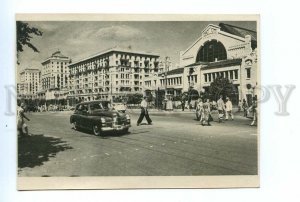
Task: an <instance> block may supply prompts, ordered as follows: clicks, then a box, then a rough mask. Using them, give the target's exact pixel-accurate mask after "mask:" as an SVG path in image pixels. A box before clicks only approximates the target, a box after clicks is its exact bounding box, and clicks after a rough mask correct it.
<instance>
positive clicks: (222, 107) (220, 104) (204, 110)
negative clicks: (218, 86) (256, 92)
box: [196, 95, 257, 126]
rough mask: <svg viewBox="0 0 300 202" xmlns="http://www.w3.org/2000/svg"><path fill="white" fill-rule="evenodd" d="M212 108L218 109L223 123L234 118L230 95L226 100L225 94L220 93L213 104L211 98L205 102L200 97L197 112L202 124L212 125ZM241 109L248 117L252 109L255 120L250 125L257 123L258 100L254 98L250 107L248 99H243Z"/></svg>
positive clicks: (219, 118) (219, 119)
mask: <svg viewBox="0 0 300 202" xmlns="http://www.w3.org/2000/svg"><path fill="white" fill-rule="evenodd" d="M214 103H215V104H214ZM212 108H214V109H216V110H217V111H218V122H219V123H223V121H224V120H225V121H227V120H234V114H233V106H232V102H231V100H230V98H229V97H226V99H225V101H224V100H223V96H222V95H220V97H219V99H218V100H217V102H212V104H211V103H210V101H209V99H206V100H205V102H203V100H202V99H201V98H200V99H199V100H198V103H197V106H196V113H197V118H198V120H200V123H201V125H203V126H205V125H208V126H210V125H211V121H213V118H212V116H211V110H212ZM239 109H243V111H244V117H248V114H249V113H250V111H252V112H253V121H252V122H251V124H250V125H251V126H254V125H257V102H256V99H255V98H254V99H253V103H252V105H251V106H250V107H248V104H247V102H246V100H245V99H243V102H242V103H240V105H239Z"/></svg>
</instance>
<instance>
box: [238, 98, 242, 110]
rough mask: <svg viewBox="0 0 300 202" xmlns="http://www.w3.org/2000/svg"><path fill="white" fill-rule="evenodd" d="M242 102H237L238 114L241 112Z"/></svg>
mask: <svg viewBox="0 0 300 202" xmlns="http://www.w3.org/2000/svg"><path fill="white" fill-rule="evenodd" d="M242 105H243V103H242V100H239V105H238V112H240V111H241V110H242Z"/></svg>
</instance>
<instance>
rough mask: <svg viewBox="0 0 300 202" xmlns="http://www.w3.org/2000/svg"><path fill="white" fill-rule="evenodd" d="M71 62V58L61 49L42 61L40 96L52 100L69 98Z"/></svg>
mask: <svg viewBox="0 0 300 202" xmlns="http://www.w3.org/2000/svg"><path fill="white" fill-rule="evenodd" d="M70 62H71V59H70V58H69V57H67V56H64V55H63V54H62V53H61V52H60V51H56V52H54V53H53V54H52V55H51V56H50V57H49V58H47V59H46V60H45V61H43V62H42V70H41V91H40V92H39V98H44V99H46V100H47V101H52V102H53V101H57V100H63V99H66V98H67V95H68V90H69V88H68V84H69V67H68V65H69V63H70Z"/></svg>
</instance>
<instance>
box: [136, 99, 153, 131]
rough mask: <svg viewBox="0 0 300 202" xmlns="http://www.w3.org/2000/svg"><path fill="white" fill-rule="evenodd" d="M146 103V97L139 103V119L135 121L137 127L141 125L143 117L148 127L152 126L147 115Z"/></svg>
mask: <svg viewBox="0 0 300 202" xmlns="http://www.w3.org/2000/svg"><path fill="white" fill-rule="evenodd" d="M147 108H148V102H147V97H146V96H145V97H144V99H143V101H142V102H141V114H140V117H139V119H138V121H137V126H139V125H140V124H141V122H142V121H143V119H144V117H146V120H147V122H148V125H152V120H151V119H150V117H149V113H148V109H147Z"/></svg>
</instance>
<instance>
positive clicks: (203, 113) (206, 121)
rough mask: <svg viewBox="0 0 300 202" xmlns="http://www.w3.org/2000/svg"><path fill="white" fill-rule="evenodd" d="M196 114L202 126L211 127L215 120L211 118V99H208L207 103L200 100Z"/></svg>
mask: <svg viewBox="0 0 300 202" xmlns="http://www.w3.org/2000/svg"><path fill="white" fill-rule="evenodd" d="M196 108H197V109H196V113H198V115H197V116H198V117H199V120H200V123H201V125H202V126H205V125H207V126H211V124H210V122H211V121H212V120H213V119H212V116H211V113H210V112H211V106H210V102H209V99H206V100H205V102H203V100H202V99H201V98H200V99H199V100H198V104H197V106H196Z"/></svg>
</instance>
